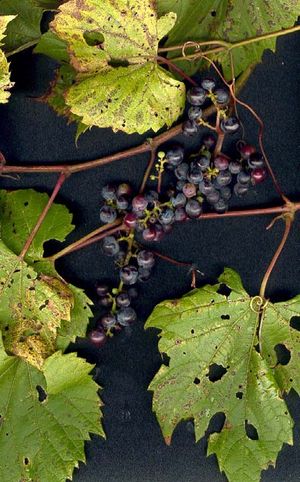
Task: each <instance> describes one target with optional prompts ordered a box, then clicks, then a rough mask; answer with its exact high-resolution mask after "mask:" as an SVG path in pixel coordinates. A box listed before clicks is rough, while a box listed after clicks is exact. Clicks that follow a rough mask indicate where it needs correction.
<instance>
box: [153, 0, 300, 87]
mask: <svg viewBox="0 0 300 482" xmlns="http://www.w3.org/2000/svg"><path fill="white" fill-rule="evenodd" d="M157 8H158V13H159V15H164V14H165V13H166V12H169V11H170V10H171V11H173V12H176V13H177V16H178V20H177V23H176V25H175V27H174V28H173V29H172V30H171V32H170V33H169V34H168V39H167V42H166V45H165V46H171V45H180V44H183V43H184V42H186V41H188V40H193V41H197V40H198V41H200V40H217V39H220V40H225V41H229V42H237V41H240V40H243V39H246V38H249V37H257V36H258V35H262V34H265V33H268V32H273V31H276V30H280V29H282V28H288V27H291V26H293V25H294V23H295V21H296V20H297V17H298V15H299V12H300V1H299V0H295V1H292V2H290V1H288V0H279V1H272V2H270V1H269V0H251V2H247V3H246V4H245V2H244V1H243V0H236V1H234V2H232V1H229V0H213V1H211V0H202V1H201V2H199V1H198V0H158V1H157ZM275 46H276V40H275V39H269V40H263V41H260V42H256V43H253V44H251V45H247V46H245V47H242V48H235V49H233V50H232V54H233V61H234V67H235V75H236V76H238V75H239V74H240V73H241V72H243V71H245V70H246V69H247V67H249V66H250V65H252V64H253V63H254V64H255V63H258V62H260V60H261V57H262V54H263V52H264V50H265V49H272V50H275ZM178 55H180V51H179V53H178V52H175V53H170V57H171V58H172V57H176V56H178ZM215 59H216V60H218V61H219V62H220V63H221V64H222V67H223V71H224V74H225V77H226V78H227V79H230V78H231V67H230V59H229V56H228V54H226V53H222V54H219V55H218V56H216V57H215ZM200 64H201V61H200V62H199V61H197V62H187V61H184V62H179V66H180V67H182V68H184V70H185V71H187V72H188V73H190V74H192V73H194V72H195V71H196V70H197V69H198V68H199V65H200Z"/></svg>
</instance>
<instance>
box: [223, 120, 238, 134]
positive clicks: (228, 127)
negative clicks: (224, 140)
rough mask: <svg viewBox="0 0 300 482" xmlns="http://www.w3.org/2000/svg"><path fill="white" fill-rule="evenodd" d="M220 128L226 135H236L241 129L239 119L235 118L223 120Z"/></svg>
mask: <svg viewBox="0 0 300 482" xmlns="http://www.w3.org/2000/svg"><path fill="white" fill-rule="evenodd" d="M220 127H221V129H222V131H223V132H224V133H225V134H234V132H236V131H237V130H238V129H239V128H240V123H239V120H238V119H237V117H234V116H233V117H228V118H227V119H222V121H221V124H220Z"/></svg>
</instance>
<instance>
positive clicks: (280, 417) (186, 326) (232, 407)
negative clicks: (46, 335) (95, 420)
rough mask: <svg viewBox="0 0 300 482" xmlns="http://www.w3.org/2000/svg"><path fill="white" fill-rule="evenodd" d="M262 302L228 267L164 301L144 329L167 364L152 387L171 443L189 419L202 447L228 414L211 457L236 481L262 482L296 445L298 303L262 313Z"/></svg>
mask: <svg viewBox="0 0 300 482" xmlns="http://www.w3.org/2000/svg"><path fill="white" fill-rule="evenodd" d="M222 293H226V296H225V295H224V294H222ZM261 302H262V300H261V298H260V297H254V298H251V297H250V296H249V295H248V294H247V292H246V291H245V289H244V287H243V285H242V282H241V280H240V277H239V275H238V274H237V273H235V272H234V271H233V270H230V269H226V270H225V272H224V274H223V275H222V276H221V277H220V278H219V283H217V284H216V285H206V286H204V287H203V288H200V289H195V290H193V291H192V292H190V293H188V294H187V295H186V296H183V297H182V298H181V299H178V300H168V301H164V302H162V303H160V304H159V305H158V306H157V307H156V308H155V309H154V311H153V313H152V314H151V316H150V318H149V319H148V321H147V323H146V328H150V327H153V328H158V329H159V330H160V331H161V332H160V341H159V350H160V352H162V353H165V354H166V355H167V357H168V360H169V362H168V365H163V366H162V367H161V368H160V370H159V371H158V373H157V375H156V376H155V377H154V379H153V381H152V382H151V384H150V387H149V389H150V390H152V391H153V410H154V412H155V413H156V415H157V418H158V421H159V423H160V426H161V429H162V432H163V435H164V437H165V439H166V441H167V442H170V440H171V436H172V433H173V431H174V429H175V427H176V426H177V424H178V423H179V422H180V421H181V420H185V419H194V425H195V435H196V440H197V441H198V440H199V439H200V438H201V437H203V436H204V435H205V431H206V430H207V428H208V425H209V422H210V419H211V418H212V417H213V416H214V415H215V414H217V413H220V412H221V413H223V414H224V415H225V422H224V425H223V428H222V430H221V431H220V432H219V433H214V434H212V435H211V436H210V437H209V443H208V454H212V453H215V454H216V456H217V458H218V462H219V467H220V470H221V471H224V472H225V474H226V475H227V477H228V479H229V481H231V482H236V481H240V480H243V481H249V482H256V481H259V480H260V472H261V470H263V469H267V468H268V466H269V465H275V462H276V458H277V455H278V452H279V451H280V450H281V448H282V445H283V443H287V444H291V445H292V443H293V435H292V428H293V421H292V419H291V417H290V415H289V412H288V409H287V406H286V404H285V401H284V400H283V393H285V392H288V391H289V390H290V388H291V387H293V388H295V390H299V388H300V376H299V373H300V362H299V359H300V336H299V331H298V330H297V328H295V326H296V321H297V320H296V321H295V317H299V315H300V297H299V296H298V297H296V298H294V299H292V300H290V301H287V302H284V303H274V304H273V303H271V302H268V303H266V304H265V305H264V307H263V308H262V309H261V308H260V306H261V304H260V303H261ZM293 320H294V321H293ZM298 322H299V320H298ZM297 327H298V325H297ZM298 329H299V327H298ZM279 346H280V347H281V348H283V349H285V350H288V351H289V355H290V360H289V361H288V363H287V364H282V363H283V362H282V363H281V359H280V358H277V355H278V347H279Z"/></svg>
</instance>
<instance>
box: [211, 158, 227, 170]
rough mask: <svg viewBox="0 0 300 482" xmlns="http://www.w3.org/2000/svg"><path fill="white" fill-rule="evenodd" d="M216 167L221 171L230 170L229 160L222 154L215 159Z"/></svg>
mask: <svg viewBox="0 0 300 482" xmlns="http://www.w3.org/2000/svg"><path fill="white" fill-rule="evenodd" d="M214 165H215V167H216V168H217V169H219V171H225V170H226V169H228V165H229V162H228V159H227V157H225V156H223V155H222V154H219V155H218V156H217V157H215V159H214Z"/></svg>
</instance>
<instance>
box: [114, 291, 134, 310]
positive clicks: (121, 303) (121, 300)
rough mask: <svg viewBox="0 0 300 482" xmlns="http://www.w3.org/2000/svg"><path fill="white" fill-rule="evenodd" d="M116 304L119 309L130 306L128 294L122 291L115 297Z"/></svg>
mask: <svg viewBox="0 0 300 482" xmlns="http://www.w3.org/2000/svg"><path fill="white" fill-rule="evenodd" d="M116 303H117V306H118V307H119V308H124V307H125V308H126V307H127V306H129V305H130V303H131V299H130V296H129V294H128V293H126V292H125V291H123V292H122V293H119V294H118V295H117V296H116Z"/></svg>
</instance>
